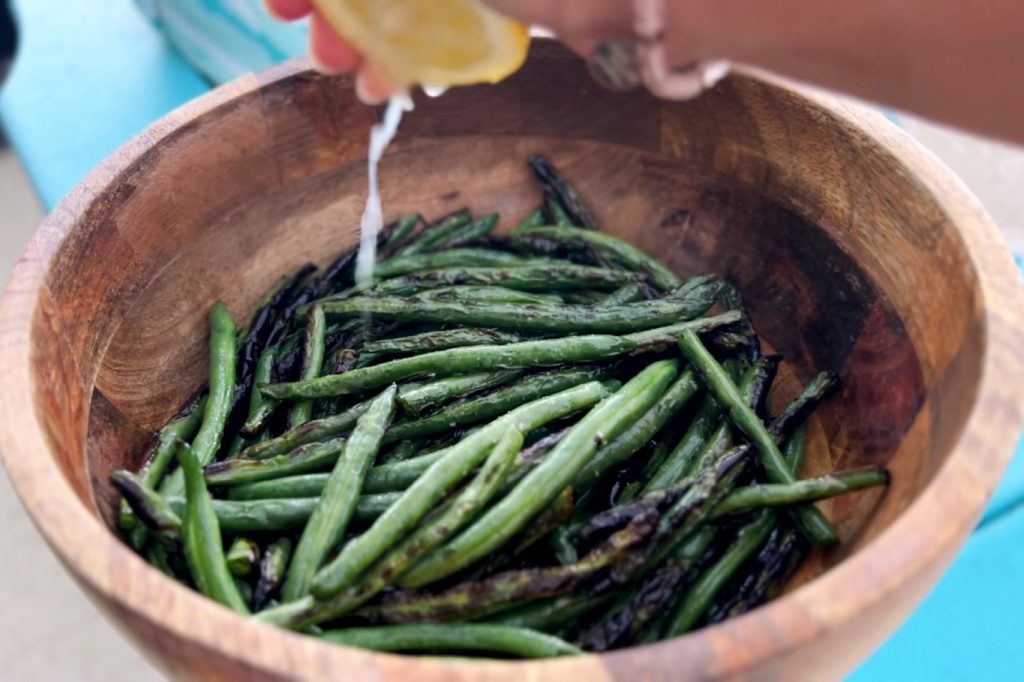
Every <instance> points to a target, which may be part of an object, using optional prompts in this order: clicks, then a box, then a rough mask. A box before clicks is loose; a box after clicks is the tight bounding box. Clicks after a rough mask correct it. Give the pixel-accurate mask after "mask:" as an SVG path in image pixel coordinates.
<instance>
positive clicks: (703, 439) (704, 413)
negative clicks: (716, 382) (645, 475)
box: [640, 396, 722, 495]
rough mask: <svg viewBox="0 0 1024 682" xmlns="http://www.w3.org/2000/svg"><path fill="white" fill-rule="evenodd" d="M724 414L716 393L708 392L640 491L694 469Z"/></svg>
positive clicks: (660, 484) (678, 477)
mask: <svg viewBox="0 0 1024 682" xmlns="http://www.w3.org/2000/svg"><path fill="white" fill-rule="evenodd" d="M721 418H722V408H720V407H719V406H718V403H717V402H715V399H714V398H713V397H712V396H705V398H704V401H703V402H702V403H701V406H700V408H699V409H698V410H697V414H696V415H694V417H693V421H692V422H690V427H689V428H688V429H687V430H686V433H685V434H683V437H682V438H681V439H680V440H679V442H678V443H677V444H676V447H675V448H674V449H673V450H672V451H671V452H670V453H669V455H668V457H667V458H666V459H665V462H664V463H663V464H662V465H661V467H660V468H658V470H657V471H656V472H655V473H654V475H653V476H651V478H650V479H648V480H647V481H646V483H645V484H644V486H643V488H641V490H640V495H644V494H646V493H649V492H651V491H653V490H658V489H659V488H664V487H666V486H669V485H672V484H673V483H675V482H676V481H680V480H682V479H683V478H685V477H686V476H687V475H688V474H689V473H690V472H691V471H692V470H693V465H694V463H695V462H696V461H697V456H698V455H699V454H700V452H701V450H703V449H704V445H705V444H706V443H707V442H708V438H710V436H711V432H712V431H713V430H714V429H715V428H716V427H717V426H718V423H719V421H720V420H721Z"/></svg>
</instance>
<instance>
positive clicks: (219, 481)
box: [204, 438, 345, 485]
mask: <svg viewBox="0 0 1024 682" xmlns="http://www.w3.org/2000/svg"><path fill="white" fill-rule="evenodd" d="M344 449H345V439H344V438H334V439H332V440H328V441H324V442H322V443H309V444H308V445H301V446H299V447H297V448H295V449H294V450H292V451H291V452H290V453H288V454H287V455H277V456H276V457H268V458H267V459H232V460H228V461H225V462H214V463H213V464H208V465H206V467H205V469H204V474H205V475H206V482H207V483H208V484H209V485H238V484H239V483H252V482H254V481H266V480H269V479H273V478H280V477H282V476H290V475H293V474H305V473H310V472H313V471H322V470H324V469H329V468H330V467H332V466H334V463H335V462H337V461H338V458H339V457H340V456H341V453H342V450H344Z"/></svg>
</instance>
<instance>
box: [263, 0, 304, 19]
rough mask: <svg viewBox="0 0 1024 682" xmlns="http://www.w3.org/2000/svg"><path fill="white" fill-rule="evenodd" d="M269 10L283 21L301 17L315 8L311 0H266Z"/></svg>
mask: <svg viewBox="0 0 1024 682" xmlns="http://www.w3.org/2000/svg"><path fill="white" fill-rule="evenodd" d="M264 2H265V3H266V5H267V11H268V12H270V14H271V15H273V16H275V17H277V18H278V19H280V20H282V21H294V20H296V19H301V18H302V17H304V16H306V15H307V14H309V13H310V12H311V11H312V10H313V5H311V4H310V0H264Z"/></svg>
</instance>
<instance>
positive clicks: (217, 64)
mask: <svg viewBox="0 0 1024 682" xmlns="http://www.w3.org/2000/svg"><path fill="white" fill-rule="evenodd" d="M135 2H136V4H137V5H138V6H139V8H140V9H141V10H142V11H143V12H144V13H145V14H146V16H147V17H149V19H150V20H151V21H153V22H154V23H155V24H156V25H157V27H158V28H159V29H160V30H161V31H162V32H163V33H164V34H165V35H166V36H167V38H168V40H170V41H171V43H172V44H173V45H174V47H175V48H176V49H177V50H178V51H179V52H180V53H181V54H182V56H183V57H184V58H185V59H186V60H188V62H189V63H191V64H192V65H193V66H194V67H195V68H196V69H197V70H198V71H199V72H200V73H201V74H202V75H203V76H204V77H205V78H207V79H208V80H209V81H210V82H211V83H213V84H215V85H219V84H221V83H225V82H227V81H230V80H233V79H235V78H237V77H239V76H241V75H243V74H245V73H248V72H250V71H258V70H260V69H265V68H267V67H270V66H273V65H274V64H277V63H279V62H281V61H284V60H285V59H290V58H292V57H300V56H302V55H304V54H305V52H306V39H307V35H308V31H309V28H308V25H307V23H306V22H296V23H291V24H285V23H282V22H279V21H277V20H275V19H274V18H273V17H271V16H270V15H269V14H268V13H267V11H266V9H265V8H264V6H263V0H135Z"/></svg>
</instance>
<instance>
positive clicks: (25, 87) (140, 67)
mask: <svg viewBox="0 0 1024 682" xmlns="http://www.w3.org/2000/svg"><path fill="white" fill-rule="evenodd" d="M13 7H14V10H15V14H16V16H17V20H18V25H19V30H20V48H19V53H18V56H17V58H16V60H15V63H14V68H13V70H12V71H11V74H10V76H9V78H8V80H7V82H6V84H5V85H4V87H3V90H2V91H0V118H2V120H3V125H4V127H5V129H6V131H7V136H8V138H9V139H10V141H11V144H12V145H13V146H14V148H15V151H16V152H17V153H18V155H19V157H21V160H22V163H23V164H24V166H25V169H26V171H27V172H28V175H29V178H30V179H31V181H32V183H33V184H34V186H35V188H36V190H37V192H38V194H39V196H40V198H41V199H42V202H43V205H44V207H45V208H46V209H47V210H49V209H51V208H53V206H54V205H56V204H57V202H58V201H60V199H61V197H63V196H64V195H65V194H66V193H67V191H68V190H69V189H71V188H72V187H73V186H74V185H75V184H76V183H77V182H78V181H79V180H81V179H82V177H83V176H84V175H85V174H86V173H87V172H88V171H89V170H90V169H91V168H92V167H93V166H95V165H96V164H98V163H99V162H100V161H102V160H103V159H104V158H105V157H107V156H108V155H109V154H110V153H111V152H113V151H114V150H115V149H116V148H117V147H118V146H119V145H121V144H122V143H123V142H124V141H125V140H127V139H128V138H130V137H131V136H132V135H135V134H136V133H138V132H139V131H141V130H142V129H144V128H145V127H146V126H148V125H149V124H150V123H152V122H153V121H154V120H156V119H157V118H159V117H161V116H163V115H164V114H166V113H167V112H168V111H170V110H171V109H173V108H175V107H177V106H178V105H180V104H182V103H184V102H186V101H188V100H190V99H192V98H193V97H196V96H197V95H201V94H203V93H204V92H206V91H207V90H209V85H208V84H207V82H206V81H204V80H203V79H202V78H201V77H200V76H199V74H197V73H196V71H195V70H194V69H193V68H192V67H191V66H189V64H188V63H186V62H185V61H184V60H183V59H182V58H181V57H180V56H179V55H178V53H177V52H176V51H175V50H174V49H172V48H171V47H170V46H169V45H168V44H167V42H166V41H165V40H164V38H163V37H162V36H161V35H160V33H159V32H158V31H157V30H156V29H155V28H154V27H153V26H152V25H151V24H150V23H149V22H148V21H147V20H146V18H145V17H144V16H143V15H142V14H141V13H140V12H139V10H138V8H137V7H136V6H135V5H134V3H133V2H132V0H14V5H13Z"/></svg>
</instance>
